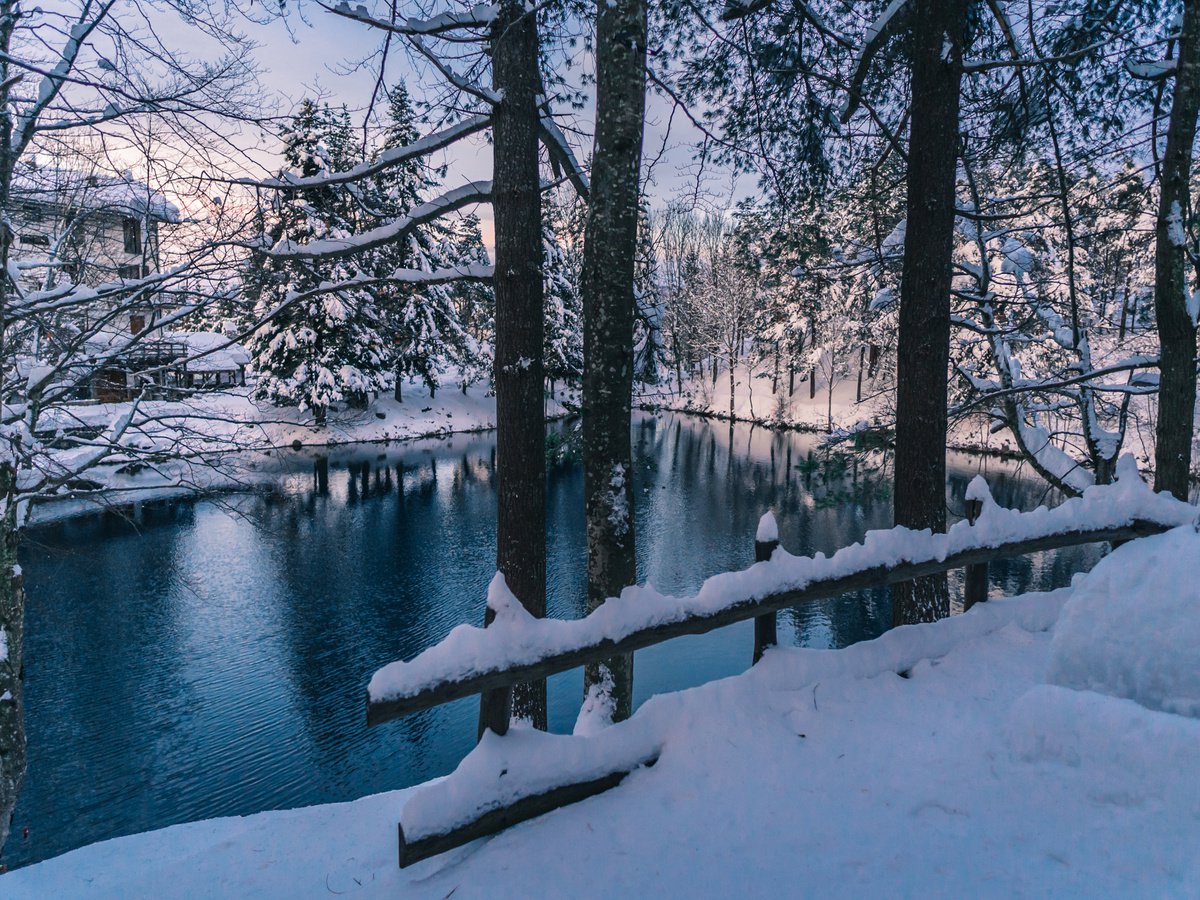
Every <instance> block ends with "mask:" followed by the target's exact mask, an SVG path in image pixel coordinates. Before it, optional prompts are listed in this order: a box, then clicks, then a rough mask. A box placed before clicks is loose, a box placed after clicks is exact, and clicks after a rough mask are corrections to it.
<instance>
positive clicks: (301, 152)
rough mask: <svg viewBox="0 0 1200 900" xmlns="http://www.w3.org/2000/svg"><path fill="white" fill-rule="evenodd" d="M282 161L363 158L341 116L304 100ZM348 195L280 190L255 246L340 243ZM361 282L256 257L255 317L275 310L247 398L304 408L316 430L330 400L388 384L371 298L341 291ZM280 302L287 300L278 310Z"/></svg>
mask: <svg viewBox="0 0 1200 900" xmlns="http://www.w3.org/2000/svg"><path fill="white" fill-rule="evenodd" d="M283 141H284V160H285V162H286V163H287V165H288V167H289V168H290V169H292V170H293V171H295V172H296V173H298V174H299V175H300V176H302V177H311V176H314V175H319V174H321V173H322V172H325V171H336V170H339V169H345V168H348V167H349V166H351V165H353V164H354V162H355V161H356V159H357V158H358V157H359V156H360V155H361V148H360V147H359V146H358V144H357V142H356V141H355V139H354V135H353V131H352V129H351V127H350V117H349V115H348V113H347V112H346V111H345V109H341V110H333V109H331V108H330V107H329V106H328V105H327V104H317V103H316V102H314V101H311V100H306V101H304V103H302V104H301V107H300V110H299V111H298V112H297V114H296V115H295V117H294V118H293V120H292V121H291V122H290V123H289V124H288V126H287V127H286V128H285V129H284V132H283ZM360 220H361V216H360V213H359V209H358V204H357V203H356V201H355V198H354V196H353V195H352V194H351V193H350V192H349V191H348V190H347V189H345V188H341V187H338V186H320V187H313V188H306V189H302V190H296V191H290V192H286V193H281V194H280V195H279V196H278V197H277V199H276V202H275V203H274V204H273V208H272V209H270V210H269V211H267V213H266V214H265V231H264V234H263V243H264V244H265V245H266V246H267V247H271V246H274V245H275V244H278V243H279V242H280V241H289V242H292V243H298V244H303V243H307V242H309V241H312V240H319V239H322V238H327V237H339V238H345V237H349V236H351V235H353V234H354V233H355V232H356V231H357V230H359V229H360V227H361V224H362V223H361V221H360ZM361 275H362V273H361V272H360V270H359V267H358V263H357V261H356V260H355V259H353V258H350V259H344V258H337V259H329V260H320V261H311V262H310V261H304V260H298V261H291V260H278V259H270V258H266V259H264V258H263V256H262V255H256V256H255V257H254V258H253V259H252V260H251V264H250V267H249V270H248V272H247V274H246V293H247V297H248V299H250V300H251V302H253V303H254V308H255V317H256V318H263V317H266V316H268V315H269V314H270V313H271V312H272V311H274V310H277V309H278V310H279V311H278V313H277V314H275V315H273V316H271V317H270V319H269V320H268V321H267V322H266V324H265V325H264V326H263V327H262V328H261V329H259V330H258V332H256V333H255V335H254V337H253V339H252V341H251V345H250V351H251V354H252V356H253V360H254V368H255V369H256V371H257V373H258V384H257V386H256V388H255V395H256V396H257V397H259V398H261V399H267V400H270V401H272V402H274V403H277V404H280V405H287V406H299V407H300V408H301V409H311V410H312V412H313V416H314V418H315V419H316V421H317V424H318V425H323V424H324V422H325V415H326V411H327V410H328V409H329V407H330V405H331V404H333V403H337V402H343V401H350V402H361V401H365V399H366V398H367V395H368V394H369V393H370V392H372V391H379V390H383V389H385V388H386V387H387V385H388V383H389V380H390V379H389V376H388V372H387V368H386V365H387V359H388V356H387V352H386V347H385V341H384V337H383V335H382V333H381V330H380V325H381V317H380V314H379V309H378V306H377V304H376V299H375V297H374V295H373V294H372V293H371V292H370V291H368V290H365V289H363V288H355V287H351V286H346V287H343V288H341V289H337V290H324V289H323V288H324V287H325V286H327V285H332V284H342V283H346V282H349V281H351V280H353V279H355V278H358V277H360V276H361ZM285 300H290V301H291V302H289V303H287V304H286V305H285V304H284V301H285Z"/></svg>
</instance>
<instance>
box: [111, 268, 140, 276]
mask: <svg viewBox="0 0 1200 900" xmlns="http://www.w3.org/2000/svg"><path fill="white" fill-rule="evenodd" d="M141 271H142V267H141V266H117V277H118V278H138V277H140V273H141Z"/></svg>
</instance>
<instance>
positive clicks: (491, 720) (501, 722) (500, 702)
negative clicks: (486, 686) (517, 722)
mask: <svg viewBox="0 0 1200 900" xmlns="http://www.w3.org/2000/svg"><path fill="white" fill-rule="evenodd" d="M512 696H513V692H512V688H510V687H502V688H495V689H494V690H490V691H484V692H483V693H482V694H480V695H479V701H480V702H479V734H478V735H476V738H475V739H476V741H481V740H483V733H484V731H486V730H487V729H489V728H490V729H492V731H494V732H496V734H498V735H504V734H508V723H509V720H510V719H512Z"/></svg>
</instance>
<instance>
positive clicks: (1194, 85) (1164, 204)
mask: <svg viewBox="0 0 1200 900" xmlns="http://www.w3.org/2000/svg"><path fill="white" fill-rule="evenodd" d="M1178 59H1179V61H1178V64H1177V67H1176V69H1175V94H1174V97H1173V98H1172V101H1171V122H1170V125H1169V126H1168V127H1167V148H1166V152H1165V153H1164V154H1163V161H1162V182H1161V190H1160V192H1159V200H1158V227H1157V231H1156V234H1155V265H1154V311H1155V315H1156V317H1157V319H1158V341H1159V348H1160V349H1159V386H1158V424H1157V426H1156V427H1155V450H1154V489H1155V490H1157V491H1168V492H1170V493H1172V494H1174V495H1175V496H1176V497H1179V498H1180V499H1181V500H1186V499H1187V496H1188V475H1189V471H1190V469H1191V463H1192V426H1193V420H1194V417H1195V410H1196V323H1195V322H1194V321H1193V320H1192V317H1191V315H1190V314H1189V313H1188V309H1187V306H1188V282H1187V223H1188V220H1189V219H1190V217H1191V215H1192V209H1191V197H1190V191H1189V190H1188V180H1189V176H1190V173H1191V166H1192V146H1193V144H1194V143H1195V140H1196V111H1197V108H1198V106H1200V0H1186V2H1184V4H1183V30H1182V32H1181V34H1180V37H1179V57H1178Z"/></svg>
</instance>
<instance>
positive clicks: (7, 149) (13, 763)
mask: <svg viewBox="0 0 1200 900" xmlns="http://www.w3.org/2000/svg"><path fill="white" fill-rule="evenodd" d="M18 15H19V14H18V10H17V6H16V4H15V3H11V2H5V3H4V4H3V6H2V8H0V49H3V50H4V51H5V53H7V51H8V50H9V49H10V47H11V46H12V37H13V31H14V29H15V27H16V24H17V20H18ZM10 75H11V72H10V69H9V65H8V63H7V62H6V61H0V84H2V85H3V86H2V87H0V213H2V214H3V216H4V222H3V223H2V224H0V356H3V352H4V349H5V347H4V340H5V336H6V334H7V333H8V328H7V325H8V324H9V322H8V301H9V299H10V297H11V290H12V287H13V285H11V284H10V283H9V280H8V278H7V276H6V274H5V273H7V272H9V271H10V269H9V256H10V253H11V251H12V238H13V232H12V228H11V227H10V225H9V224H8V214H9V211H10V198H11V189H12V176H13V169H14V168H15V167H16V159H15V156H14V153H13V150H12V132H13V121H12V110H13V106H12V103H11V102H10V100H11V97H10V94H9V92H10V90H11V87H12V84H13V82H12V81H10ZM5 374H6V373H5V372H4V371H0V394H4V393H5V389H6V387H7V385H6V384H5V383H4V380H5V379H4V376H5ZM9 440H11V441H12V443H11V444H8V445H7V446H6V447H5V455H6V456H8V455H9V454H11V455H12V456H14V457H15V456H17V452H18V449H19V442H18V441H19V439H17V438H9ZM0 503H2V504H3V507H2V508H0V850H3V849H4V843H5V841H6V840H7V839H8V832H9V829H10V827H11V826H12V816H13V811H14V810H15V809H16V806H17V798H18V796H20V793H21V785H22V784H23V783H24V781H25V769H26V754H25V707H24V691H23V681H22V666H23V664H24V656H23V648H24V643H25V591H24V587H23V584H22V579H21V574H20V572H21V570H20V567H19V566H18V565H17V547H18V546H19V544H20V537H21V532H20V525H21V523H20V522H19V521H18V520H17V472H16V469H15V467H14V465H13V463H12V462H11V461H10V460H5V461H3V462H0Z"/></svg>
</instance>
